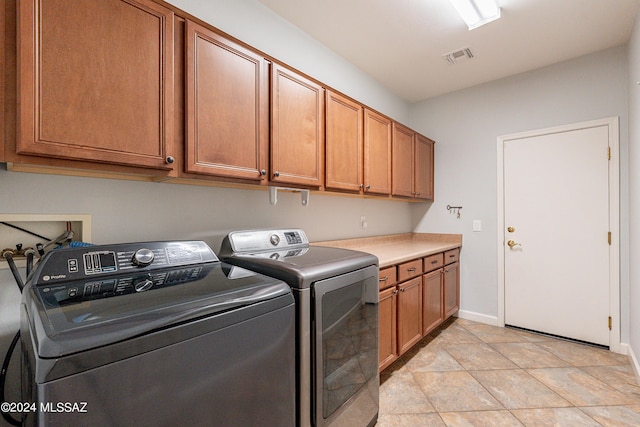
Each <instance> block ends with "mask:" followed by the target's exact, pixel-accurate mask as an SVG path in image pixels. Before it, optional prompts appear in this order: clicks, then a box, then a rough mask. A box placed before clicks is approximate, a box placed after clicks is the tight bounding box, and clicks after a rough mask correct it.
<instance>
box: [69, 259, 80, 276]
mask: <svg viewBox="0 0 640 427" xmlns="http://www.w3.org/2000/svg"><path fill="white" fill-rule="evenodd" d="M67 266H68V267H69V273H77V272H78V260H77V259H74V258H72V259H69V260H67Z"/></svg>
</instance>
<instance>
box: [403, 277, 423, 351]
mask: <svg viewBox="0 0 640 427" xmlns="http://www.w3.org/2000/svg"><path fill="white" fill-rule="evenodd" d="M398 291H399V292H398V354H400V355H402V354H403V353H404V352H406V351H407V350H409V349H410V348H411V347H412V346H413V345H414V344H415V343H417V342H418V341H420V339H421V338H422V277H416V278H415V279H411V280H409V281H408V282H404V283H401V284H399V285H398Z"/></svg>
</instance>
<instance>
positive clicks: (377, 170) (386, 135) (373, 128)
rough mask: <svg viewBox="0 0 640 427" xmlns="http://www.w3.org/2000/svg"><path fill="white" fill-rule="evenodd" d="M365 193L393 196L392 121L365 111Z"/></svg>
mask: <svg viewBox="0 0 640 427" xmlns="http://www.w3.org/2000/svg"><path fill="white" fill-rule="evenodd" d="M364 191H365V193H374V194H391V120H390V119H388V118H387V117H384V116H382V115H380V114H378V113H376V112H375V111H371V110H369V109H367V108H365V110H364Z"/></svg>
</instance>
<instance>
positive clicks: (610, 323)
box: [609, 316, 613, 330]
mask: <svg viewBox="0 0 640 427" xmlns="http://www.w3.org/2000/svg"><path fill="white" fill-rule="evenodd" d="M612 325H613V320H611V316H609V330H611V327H612Z"/></svg>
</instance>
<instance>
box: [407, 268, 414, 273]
mask: <svg viewBox="0 0 640 427" xmlns="http://www.w3.org/2000/svg"><path fill="white" fill-rule="evenodd" d="M407 271H408V272H409V273H413V272H414V271H416V267H411V268H407Z"/></svg>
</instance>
